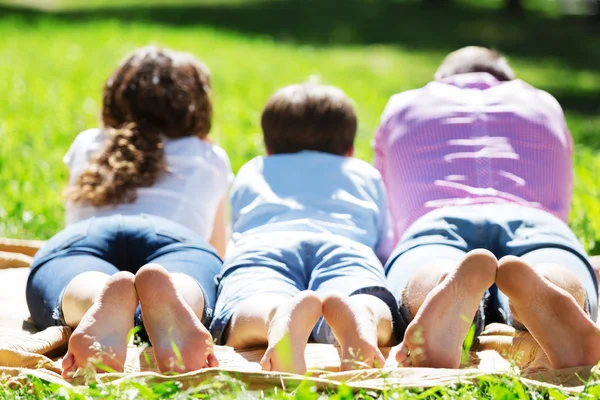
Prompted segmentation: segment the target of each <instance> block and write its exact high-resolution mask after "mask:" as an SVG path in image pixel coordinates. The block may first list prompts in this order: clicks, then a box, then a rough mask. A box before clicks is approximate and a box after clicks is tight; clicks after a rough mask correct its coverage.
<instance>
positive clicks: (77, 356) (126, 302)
mask: <svg viewBox="0 0 600 400" xmlns="http://www.w3.org/2000/svg"><path fill="white" fill-rule="evenodd" d="M133 279H134V277H133V274H131V273H129V272H119V273H117V274H115V275H113V276H111V277H110V279H109V280H108V282H107V283H106V285H105V286H104V289H102V292H101V293H100V296H99V297H98V299H97V300H96V301H95V302H94V304H93V305H92V307H91V308H90V309H89V310H88V311H87V312H86V313H85V315H84V316H83V318H82V319H81V322H80V323H79V325H78V326H77V328H76V329H75V331H74V332H73V334H72V335H71V338H70V339H69V349H68V351H67V355H66V356H65V357H64V358H63V361H62V367H63V373H62V375H63V377H65V378H67V377H69V376H70V375H72V374H73V373H74V372H76V371H77V369H78V368H80V367H86V366H88V365H89V366H94V363H97V365H96V366H95V368H96V370H97V371H98V372H108V371H106V368H104V367H103V366H106V367H108V368H109V369H111V370H114V371H119V372H120V371H123V367H124V364H125V358H126V356H127V336H128V335H129V332H130V331H131V329H133V320H134V315H135V309H136V307H137V304H138V298H137V294H136V291H135V286H134V283H133Z"/></svg>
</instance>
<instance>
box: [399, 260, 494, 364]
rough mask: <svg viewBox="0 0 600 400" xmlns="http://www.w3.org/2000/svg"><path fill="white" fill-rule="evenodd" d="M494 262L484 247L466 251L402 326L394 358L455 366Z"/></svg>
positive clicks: (485, 288)
mask: <svg viewBox="0 0 600 400" xmlns="http://www.w3.org/2000/svg"><path fill="white" fill-rule="evenodd" d="M497 265H498V261H497V260H496V257H495V256H494V255H493V254H492V253H490V252H489V251H487V250H482V249H478V250H473V251H471V252H469V253H467V255H466V256H465V258H464V259H463V260H462V261H461V262H460V264H459V266H458V268H456V269H455V270H454V271H452V272H450V273H449V274H448V275H447V276H446V278H445V279H444V280H443V281H442V282H441V283H440V284H439V285H438V286H436V287H435V288H434V289H433V290H432V291H431V292H429V294H428V295H427V297H426V298H425V301H424V302H423V305H422V306H421V307H420V308H419V311H418V312H417V315H416V316H415V318H414V319H413V320H412V322H411V323H410V324H409V325H408V328H407V329H406V333H405V334H404V341H403V342H402V343H401V344H400V345H399V349H397V350H398V351H397V353H396V360H397V361H398V362H399V363H400V364H402V365H405V366H408V365H411V366H414V367H432V368H458V367H459V366H460V362H461V356H462V343H463V341H464V340H465V337H466V335H467V332H468V331H469V328H470V326H471V322H470V321H471V320H472V319H473V317H474V316H475V314H476V312H477V310H478V308H479V304H480V302H481V299H482V298H483V295H484V293H485V291H486V290H487V289H489V287H490V286H492V284H493V283H494V280H495V278H496V270H497Z"/></svg>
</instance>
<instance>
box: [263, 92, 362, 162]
mask: <svg viewBox="0 0 600 400" xmlns="http://www.w3.org/2000/svg"><path fill="white" fill-rule="evenodd" d="M356 128H357V118H356V112H355V111H354V106H353V105H352V103H351V101H350V99H349V98H348V97H347V96H346V94H345V93H344V92H343V91H342V90H340V89H338V88H336V87H333V86H326V85H318V84H314V83H305V84H299V85H291V86H287V87H284V88H282V89H279V90H278V91H277V92H275V94H273V96H271V98H270V99H269V101H268V102H267V104H266V106H265V108H264V110H263V114H262V129H263V133H264V140H265V147H266V148H267V152H268V153H270V154H284V153H297V152H299V151H303V150H313V151H320V152H324V153H330V154H337V155H345V154H347V153H348V152H349V151H351V150H352V149H353V146H354V138H355V137H356Z"/></svg>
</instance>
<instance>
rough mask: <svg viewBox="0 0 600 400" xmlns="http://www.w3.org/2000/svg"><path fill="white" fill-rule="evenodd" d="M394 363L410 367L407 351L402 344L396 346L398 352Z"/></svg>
mask: <svg viewBox="0 0 600 400" xmlns="http://www.w3.org/2000/svg"><path fill="white" fill-rule="evenodd" d="M396 361H398V364H400V365H402V366H403V367H409V366H410V357H409V350H408V348H406V346H405V345H404V342H402V343H400V344H399V345H398V350H397V352H396Z"/></svg>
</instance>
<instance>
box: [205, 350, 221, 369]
mask: <svg viewBox="0 0 600 400" xmlns="http://www.w3.org/2000/svg"><path fill="white" fill-rule="evenodd" d="M206 363H207V364H208V366H209V367H211V368H216V367H218V366H219V360H218V359H217V356H215V354H214V353H210V354H209V355H208V357H207V358H206Z"/></svg>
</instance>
